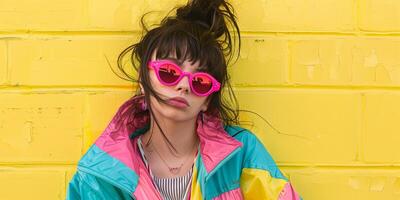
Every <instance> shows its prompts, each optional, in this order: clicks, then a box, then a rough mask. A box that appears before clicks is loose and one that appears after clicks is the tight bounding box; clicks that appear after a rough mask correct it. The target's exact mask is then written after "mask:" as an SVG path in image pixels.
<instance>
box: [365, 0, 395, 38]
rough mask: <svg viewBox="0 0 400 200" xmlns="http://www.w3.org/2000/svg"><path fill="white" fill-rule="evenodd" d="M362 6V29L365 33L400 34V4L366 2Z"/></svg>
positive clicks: (377, 0)
mask: <svg viewBox="0 0 400 200" xmlns="http://www.w3.org/2000/svg"><path fill="white" fill-rule="evenodd" d="M359 4H360V6H359V7H360V12H359V13H360V14H359V15H360V17H359V18H360V29H361V30H363V31H380V32H382V33H384V32H388V31H390V32H400V15H399V11H400V2H399V1H396V0H364V1H359Z"/></svg>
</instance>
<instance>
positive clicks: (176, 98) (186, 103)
mask: <svg viewBox="0 0 400 200" xmlns="http://www.w3.org/2000/svg"><path fill="white" fill-rule="evenodd" d="M168 101H171V102H174V101H175V102H177V103H182V104H184V105H186V106H187V107H188V106H189V102H188V101H186V99H184V98H182V97H173V98H170V99H168Z"/></svg>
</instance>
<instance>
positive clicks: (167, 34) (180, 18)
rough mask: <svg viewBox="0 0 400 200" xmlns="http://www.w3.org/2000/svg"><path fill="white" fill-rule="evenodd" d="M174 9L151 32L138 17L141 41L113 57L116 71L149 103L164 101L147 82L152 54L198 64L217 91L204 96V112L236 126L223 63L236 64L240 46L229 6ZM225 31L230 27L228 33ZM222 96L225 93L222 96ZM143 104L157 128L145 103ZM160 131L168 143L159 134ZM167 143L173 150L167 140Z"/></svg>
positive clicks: (206, 1)
mask: <svg viewBox="0 0 400 200" xmlns="http://www.w3.org/2000/svg"><path fill="white" fill-rule="evenodd" d="M175 9H176V16H168V15H167V16H166V17H165V18H163V19H162V21H161V23H160V24H159V25H158V26H157V27H155V28H153V29H151V30H148V28H147V26H146V23H145V20H144V18H145V16H146V14H145V15H143V16H142V17H141V20H140V22H141V26H142V29H143V31H144V32H143V34H142V37H141V39H140V40H139V42H137V43H135V44H133V45H131V46H129V47H128V48H126V49H125V50H123V51H122V52H121V54H120V55H119V57H118V67H119V69H120V70H121V71H122V72H123V73H124V74H125V75H126V76H127V77H129V79H130V80H131V81H133V82H137V83H140V84H141V85H142V86H143V89H144V91H145V101H146V102H150V95H153V96H154V97H155V98H156V99H157V100H158V101H161V102H165V100H164V99H162V98H161V97H160V96H159V94H158V93H157V92H156V91H155V90H154V89H153V88H152V86H151V83H150V78H149V71H148V68H147V63H148V61H149V60H150V59H151V55H152V53H153V52H154V51H157V59H163V58H166V57H168V56H169V55H170V54H171V53H172V54H176V58H177V59H178V60H180V61H184V60H187V59H188V60H189V61H190V62H192V64H193V63H195V62H196V61H199V62H200V64H199V69H200V71H205V72H207V73H209V74H211V75H212V76H213V77H215V78H216V79H217V80H218V82H220V83H221V89H220V90H219V91H218V92H215V93H213V94H211V95H210V96H208V97H207V100H210V103H209V104H208V109H207V111H205V114H211V115H218V117H220V118H221V119H222V121H223V123H224V125H232V124H239V120H238V118H239V106H238V103H237V99H236V96H235V94H234V92H233V90H232V87H231V84H230V77H229V74H228V73H227V67H228V64H232V63H233V62H236V60H237V59H238V57H239V55H240V47H241V39H240V30H239V27H238V24H237V22H236V16H235V15H234V10H233V7H232V5H231V4H229V3H228V2H225V1H224V0H189V2H188V3H187V4H186V5H184V6H182V7H179V8H174V9H173V10H175ZM147 14H148V13H147ZM229 28H232V29H233V32H232V33H233V35H231V32H229ZM130 51H132V53H131V55H130V62H131V63H132V65H133V67H134V69H135V70H136V71H137V72H138V79H137V80H136V79H135V78H134V77H132V76H130V75H129V74H128V73H127V72H126V71H125V70H124V68H123V66H122V61H123V58H124V56H125V55H127V54H128V53H129V52H130ZM224 88H226V91H224ZM139 92H140V88H139V87H137V91H136V94H139ZM225 92H226V93H227V95H223V93H225ZM147 105H148V109H149V112H150V113H151V114H152V115H153V118H154V119H155V122H156V124H157V126H158V127H159V128H160V126H159V123H158V121H157V119H156V118H155V117H154V114H153V112H152V109H151V105H150V103H148V104H147ZM160 130H161V128H160ZM161 132H162V134H163V135H164V138H165V139H166V140H167V141H168V139H167V138H166V137H165V134H164V132H163V131H162V130H161ZM168 143H169V144H170V145H171V146H172V147H173V145H172V144H171V142H170V141H168ZM173 149H174V150H175V148H174V147H173Z"/></svg>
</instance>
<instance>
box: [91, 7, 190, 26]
mask: <svg viewBox="0 0 400 200" xmlns="http://www.w3.org/2000/svg"><path fill="white" fill-rule="evenodd" d="M186 2H187V1H185V0H172V1H161V0H151V1H130V0H121V1H96V0H88V16H89V25H90V28H92V29H93V28H94V29H98V30H99V29H100V30H120V31H128V30H129V31H131V30H141V27H140V23H139V21H140V17H141V16H142V15H143V14H144V13H146V12H149V11H154V12H152V13H151V14H149V15H147V16H146V18H145V19H146V24H147V25H152V24H154V23H155V24H158V23H160V21H161V19H162V18H163V17H164V16H165V15H166V14H167V12H168V11H169V10H170V9H172V8H173V7H174V6H176V5H179V4H183V3H186ZM172 14H175V12H173V13H172Z"/></svg>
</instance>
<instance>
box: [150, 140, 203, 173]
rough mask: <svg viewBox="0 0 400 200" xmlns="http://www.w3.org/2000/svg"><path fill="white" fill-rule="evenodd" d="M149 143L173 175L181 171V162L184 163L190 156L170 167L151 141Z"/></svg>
mask: <svg viewBox="0 0 400 200" xmlns="http://www.w3.org/2000/svg"><path fill="white" fill-rule="evenodd" d="M150 144H151V147H152V149H154V150H155V151H156V153H157V154H158V156H159V157H160V158H161V160H162V161H163V163H164V164H165V165H166V166H167V167H168V170H169V172H171V173H172V174H174V175H176V174H178V173H179V172H180V171H181V168H182V166H183V164H184V163H186V161H187V160H188V159H189V158H190V157H191V156H188V157H187V158H186V159H185V161H184V162H182V163H181V164H180V165H179V166H178V167H170V166H169V165H168V164H167V162H166V161H165V160H164V158H163V157H162V156H161V154H160V153H159V152H158V151H157V149H156V148H155V147H154V146H153V144H152V143H150ZM196 146H197V145H195V147H196ZM194 149H197V148H194ZM192 152H193V151H192Z"/></svg>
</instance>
